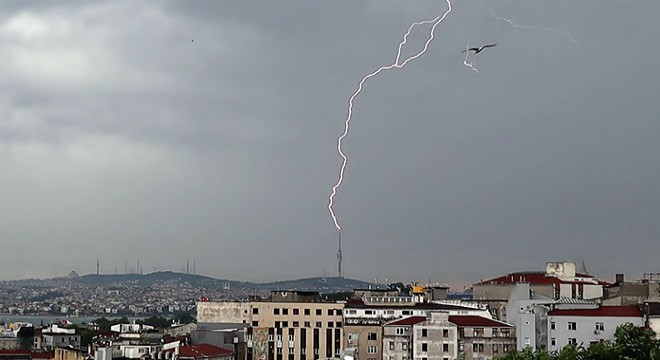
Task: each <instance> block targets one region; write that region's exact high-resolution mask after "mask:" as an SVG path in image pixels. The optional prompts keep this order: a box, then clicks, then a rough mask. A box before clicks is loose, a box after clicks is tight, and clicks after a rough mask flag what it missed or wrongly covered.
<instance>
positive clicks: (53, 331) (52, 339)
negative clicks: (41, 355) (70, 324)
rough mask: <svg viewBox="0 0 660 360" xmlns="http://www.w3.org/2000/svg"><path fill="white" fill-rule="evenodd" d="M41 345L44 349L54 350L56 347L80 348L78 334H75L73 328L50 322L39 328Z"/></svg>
mask: <svg viewBox="0 0 660 360" xmlns="http://www.w3.org/2000/svg"><path fill="white" fill-rule="evenodd" d="M41 347H42V349H43V350H46V351H54V350H55V348H58V347H73V348H80V335H76V330H75V329H74V328H67V327H61V326H58V325H57V324H52V325H50V326H49V327H47V328H45V329H42V330H41Z"/></svg>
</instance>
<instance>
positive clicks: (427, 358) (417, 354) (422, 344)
mask: <svg viewBox="0 0 660 360" xmlns="http://www.w3.org/2000/svg"><path fill="white" fill-rule="evenodd" d="M412 347H413V354H412V358H413V359H414V360H454V359H456V357H457V356H458V327H457V326H456V324H453V323H451V322H449V313H448V312H444V311H434V312H431V313H430V314H429V316H427V317H426V319H425V320H424V321H422V322H419V323H416V324H415V325H413V338H412Z"/></svg>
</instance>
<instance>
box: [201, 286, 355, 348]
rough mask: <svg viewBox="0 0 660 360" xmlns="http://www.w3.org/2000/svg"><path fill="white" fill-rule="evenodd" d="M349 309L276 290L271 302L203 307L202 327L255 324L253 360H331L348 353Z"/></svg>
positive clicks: (250, 342) (248, 338)
mask: <svg viewBox="0 0 660 360" xmlns="http://www.w3.org/2000/svg"><path fill="white" fill-rule="evenodd" d="M343 309H344V304H343V303H338V302H324V301H322V300H321V297H320V296H319V294H318V293H317V292H308V291H273V292H271V297H270V298H269V299H267V300H255V301H247V302H213V301H208V302H199V303H198V325H199V326H200V327H204V326H206V325H205V324H204V323H216V324H225V325H228V326H229V325H230V324H233V325H237V324H247V325H249V327H247V328H245V330H244V331H245V342H246V352H245V359H247V360H253V359H254V360H257V359H259V360H303V359H310V360H311V359H320V358H331V357H336V356H339V354H340V353H341V351H342V339H343V336H344V334H343V328H344V324H343ZM238 341H240V339H239V340H238Z"/></svg>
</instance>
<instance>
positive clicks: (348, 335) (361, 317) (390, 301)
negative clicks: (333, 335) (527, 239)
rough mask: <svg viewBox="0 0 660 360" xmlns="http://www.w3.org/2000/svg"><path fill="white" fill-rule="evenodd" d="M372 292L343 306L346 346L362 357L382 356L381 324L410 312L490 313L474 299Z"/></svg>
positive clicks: (425, 314) (488, 315) (422, 315)
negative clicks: (425, 298)
mask: <svg viewBox="0 0 660 360" xmlns="http://www.w3.org/2000/svg"><path fill="white" fill-rule="evenodd" d="M436 291H440V292H441V291H442V290H441V289H437V290H436ZM369 295H372V296H364V297H362V298H360V299H353V300H350V301H348V302H347V303H346V305H345V308H344V327H345V328H344V341H343V344H344V348H345V349H346V350H350V351H351V352H353V353H355V355H356V356H357V358H358V359H359V360H362V359H374V358H375V359H381V356H382V348H383V347H382V346H381V345H382V344H383V339H382V336H383V335H382V334H383V329H382V326H383V325H384V324H386V323H388V322H391V321H394V320H397V319H401V318H407V317H410V316H417V317H423V318H426V317H427V316H429V314H430V313H432V312H438V311H444V312H447V313H448V314H451V315H481V316H485V317H490V313H489V312H488V310H487V309H486V307H485V306H481V305H479V304H474V303H465V302H462V301H447V300H442V301H438V302H426V303H420V302H417V301H416V300H417V299H415V298H414V297H410V296H385V295H382V294H380V293H378V294H377V296H373V294H369ZM436 295H438V294H436ZM440 295H441V293H440ZM374 350H375V351H376V352H375V353H374V352H373V351H374ZM383 359H384V358H383Z"/></svg>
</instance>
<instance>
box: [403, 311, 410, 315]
mask: <svg viewBox="0 0 660 360" xmlns="http://www.w3.org/2000/svg"><path fill="white" fill-rule="evenodd" d="M401 314H402V315H412V311H410V310H403V311H402V312H401Z"/></svg>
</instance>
